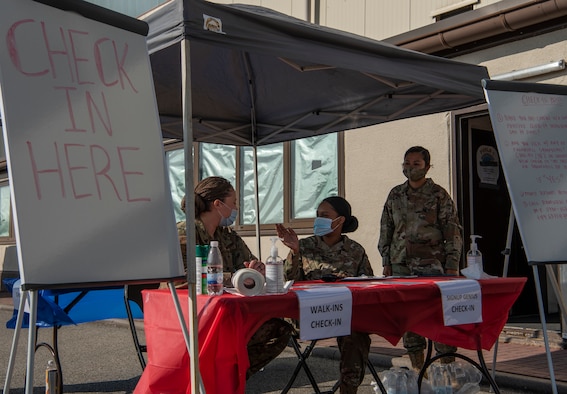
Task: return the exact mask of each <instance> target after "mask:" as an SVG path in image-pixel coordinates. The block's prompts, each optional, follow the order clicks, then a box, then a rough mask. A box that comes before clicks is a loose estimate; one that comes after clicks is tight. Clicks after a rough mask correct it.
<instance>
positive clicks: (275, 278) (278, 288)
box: [266, 237, 284, 294]
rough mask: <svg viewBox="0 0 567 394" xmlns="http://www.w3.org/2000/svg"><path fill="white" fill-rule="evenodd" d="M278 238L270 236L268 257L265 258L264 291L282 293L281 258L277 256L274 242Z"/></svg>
mask: <svg viewBox="0 0 567 394" xmlns="http://www.w3.org/2000/svg"><path fill="white" fill-rule="evenodd" d="M278 239H279V238H277V237H272V238H270V240H271V241H272V248H271V250H270V257H268V259H267V260H266V293H271V294H281V293H284V273H283V260H282V259H281V258H280V257H279V256H278V247H277V246H276V242H277V241H278Z"/></svg>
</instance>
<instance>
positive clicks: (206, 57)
mask: <svg viewBox="0 0 567 394" xmlns="http://www.w3.org/2000/svg"><path fill="white" fill-rule="evenodd" d="M141 19H143V20H145V21H147V22H148V23H149V24H150V33H149V36H148V47H149V52H150V54H151V63H152V69H153V73H154V83H155V89H156V95H157V102H158V108H159V112H160V117H161V124H162V131H163V135H164V137H171V138H180V139H181V138H183V121H184V119H183V113H182V99H183V89H182V86H183V84H182V80H181V78H182V71H181V70H182V68H183V67H186V68H189V69H190V70H191V71H190V72H191V81H190V83H191V91H190V94H191V103H192V108H191V109H192V126H193V140H195V141H200V142H213V143H221V144H231V145H250V146H259V145H265V144H270V143H275V142H281V141H287V140H292V139H297V138H303V137H308V136H313V135H319V134H324V133H331V132H335V131H341V130H349V129H354V128H359V127H364V126H369V125H374V124H378V123H383V122H388V121H392V120H397V119H403V118H409V117H413V116H419V115H424V114H430V113H435V112H441V111H446V110H452V109H457V108H462V107H467V106H471V105H474V104H479V103H481V102H484V97H483V91H482V87H481V84H480V81H481V79H482V78H486V77H487V76H488V73H487V71H486V69H485V68H484V67H479V66H476V65H471V64H466V63H460V62H456V61H452V60H449V59H445V58H439V57H435V56H430V55H426V54H422V53H419V52H414V51H409V50H405V49H402V48H398V47H395V46H392V45H389V44H386V43H383V42H380V41H376V40H372V39H369V38H365V37H361V36H357V35H354V34H350V33H347V32H343V31H340V30H335V29H330V28H326V27H324V26H319V25H314V24H310V23H308V22H305V21H302V20H299V19H296V18H293V17H290V16H287V15H284V14H281V13H278V12H275V11H273V10H270V9H266V8H262V7H256V6H249V5H242V4H234V5H221V4H214V3H209V2H206V1H202V0H184V1H171V2H168V3H166V4H164V5H163V6H161V7H159V8H157V9H154V10H153V11H151V12H149V13H147V14H145V15H143V16H142V18H141ZM184 38H185V39H188V40H189V41H190V45H191V54H190V56H191V62H190V65H185V66H184V64H183V61H182V60H181V50H180V47H181V46H180V43H181V41H182V40H183V39H184Z"/></svg>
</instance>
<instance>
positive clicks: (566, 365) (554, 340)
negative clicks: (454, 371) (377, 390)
mask: <svg viewBox="0 0 567 394" xmlns="http://www.w3.org/2000/svg"><path fill="white" fill-rule="evenodd" d="M540 332H541V330H537V329H525V328H522V327H513V326H506V327H505V328H504V330H503V331H502V334H501V335H500V340H499V343H498V345H497V346H496V345H495V346H494V347H493V348H492V349H491V350H490V351H483V358H484V360H485V362H486V365H487V367H488V369H489V370H490V371H491V372H492V365H493V358H494V353H495V351H496V355H497V357H496V374H495V380H496V383H497V384H498V386H499V387H500V388H501V389H502V388H510V389H514V390H522V391H525V392H533V393H552V392H553V391H552V385H551V380H550V373H549V367H548V362H547V353H546V351H545V345H544V342H543V339H541V338H540V337H539V334H540ZM530 334H531V336H530ZM548 334H549V337H550V338H549V341H550V353H551V357H552V360H553V371H554V375H555V381H556V384H557V390H558V393H567V350H563V349H562V348H561V336H560V335H559V333H558V332H556V331H549V332H548ZM522 335H523V336H524V337H522ZM371 338H372V345H371V349H370V360H371V361H372V363H373V364H374V365H376V366H377V367H381V368H389V367H391V366H393V365H397V366H404V365H405V366H409V365H411V363H410V361H409V358H408V357H407V356H405V354H406V350H405V349H404V347H403V346H402V344H401V341H400V343H398V344H397V345H396V346H393V345H391V344H390V343H389V342H388V341H386V340H385V339H384V338H382V337H380V336H378V335H372V336H371ZM458 353H460V354H462V355H464V356H467V357H469V358H471V359H473V360H475V361H477V362H478V361H479V358H478V355H477V352H476V351H472V350H466V349H459V350H458ZM312 356H319V357H339V356H338V350H337V348H336V342H335V340H334V339H330V340H324V341H323V340H322V341H319V342H318V343H317V346H316V348H315V349H314V351H313V355H312Z"/></svg>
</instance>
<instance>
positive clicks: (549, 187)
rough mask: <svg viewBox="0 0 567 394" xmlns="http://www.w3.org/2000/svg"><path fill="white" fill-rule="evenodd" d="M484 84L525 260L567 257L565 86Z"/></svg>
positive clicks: (562, 259) (565, 259)
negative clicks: (566, 232)
mask: <svg viewBox="0 0 567 394" xmlns="http://www.w3.org/2000/svg"><path fill="white" fill-rule="evenodd" d="M483 85H484V89H485V90H484V91H485V96H486V99H487V102H488V108H489V112H490V118H491V122H492V127H493V129H494V136H495V138H496V144H497V146H498V151H499V154H500V159H501V161H502V169H503V171H504V175H505V177H506V183H507V185H508V192H509V193H510V199H511V201H512V206H513V209H514V215H515V218H516V221H517V223H518V228H519V231H520V235H521V237H522V242H523V244H524V248H525V252H526V257H527V260H528V262H529V263H530V264H535V263H563V262H567V239H566V237H565V230H566V229H567V87H565V86H556V85H544V84H534V83H522V82H503V81H488V80H484V81H483Z"/></svg>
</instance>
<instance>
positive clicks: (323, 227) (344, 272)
mask: <svg viewBox="0 0 567 394" xmlns="http://www.w3.org/2000/svg"><path fill="white" fill-rule="evenodd" d="M357 228H358V219H357V218H356V217H355V216H353V215H352V213H351V206H350V204H349V203H348V201H346V200H345V199H344V198H342V197H338V196H333V197H328V198H326V199H324V200H323V201H322V202H321V203H320V204H319V207H318V208H317V217H316V218H315V222H314V226H313V232H314V234H315V235H313V236H311V237H308V238H304V239H301V240H300V239H298V237H297V234H296V233H295V231H294V230H293V229H291V228H285V227H284V226H283V225H281V224H277V225H276V230H277V232H278V236H279V237H280V239H281V240H282V242H283V243H284V245H286V246H287V247H289V248H290V252H289V255H288V256H287V259H286V261H285V266H284V267H285V268H284V270H285V275H286V279H288V280H291V279H293V280H296V281H302V280H315V279H321V277H322V276H323V275H327V274H333V275H336V276H338V277H343V278H344V277H352V276H361V275H367V276H372V275H374V274H373V271H372V267H371V265H370V262H369V261H368V256H367V255H366V251H365V250H364V248H363V247H362V246H361V245H360V244H359V243H357V242H355V241H353V240H351V239H350V238H349V237H347V236H346V235H344V234H343V233H349V232H353V231H355V230H356V229H357ZM337 343H338V346H339V350H340V351H341V362H340V375H341V382H340V392H341V393H342V394H345V393H349V394H350V393H356V392H357V390H358V386H360V384H361V383H362V380H363V379H364V373H365V370H366V363H367V361H368V353H369V351H370V336H369V335H368V334H367V333H362V332H351V334H350V335H348V336H343V337H338V338H337Z"/></svg>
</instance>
